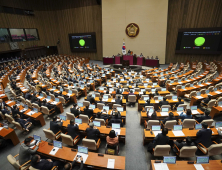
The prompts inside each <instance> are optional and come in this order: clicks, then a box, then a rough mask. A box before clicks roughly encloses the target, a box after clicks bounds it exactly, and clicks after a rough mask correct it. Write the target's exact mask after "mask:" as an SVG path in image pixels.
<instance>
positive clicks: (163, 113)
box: [160, 112, 169, 116]
mask: <svg viewBox="0 0 222 170" xmlns="http://www.w3.org/2000/svg"><path fill="white" fill-rule="evenodd" d="M160 114H161V116H168V115H169V113H168V112H160Z"/></svg>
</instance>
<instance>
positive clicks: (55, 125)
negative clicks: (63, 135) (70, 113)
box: [50, 121, 62, 134]
mask: <svg viewBox="0 0 222 170" xmlns="http://www.w3.org/2000/svg"><path fill="white" fill-rule="evenodd" d="M61 126H62V122H61V123H60V124H58V122H54V121H50V130H51V131H53V133H54V134H56V133H57V132H58V131H60V129H61Z"/></svg>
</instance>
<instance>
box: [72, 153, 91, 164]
mask: <svg viewBox="0 0 222 170" xmlns="http://www.w3.org/2000/svg"><path fill="white" fill-rule="evenodd" d="M77 155H79V156H81V157H82V158H83V163H85V162H86V160H87V158H88V154H84V153H80V152H77V154H76V156H75V157H74V159H76V157H77ZM74 159H73V160H74ZM76 161H77V162H81V161H80V159H79V158H78V159H76Z"/></svg>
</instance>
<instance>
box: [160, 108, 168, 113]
mask: <svg viewBox="0 0 222 170" xmlns="http://www.w3.org/2000/svg"><path fill="white" fill-rule="evenodd" d="M161 112H169V108H168V107H163V108H162V109H161Z"/></svg>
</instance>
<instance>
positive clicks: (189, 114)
mask: <svg viewBox="0 0 222 170" xmlns="http://www.w3.org/2000/svg"><path fill="white" fill-rule="evenodd" d="M180 118H181V120H182V121H183V120H184V119H192V114H191V110H190V109H187V111H186V114H183V112H182V113H181V114H180Z"/></svg>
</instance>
